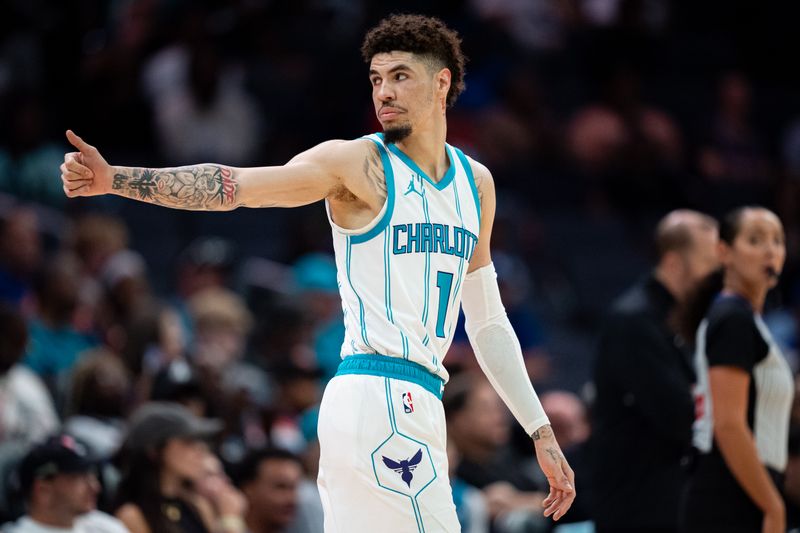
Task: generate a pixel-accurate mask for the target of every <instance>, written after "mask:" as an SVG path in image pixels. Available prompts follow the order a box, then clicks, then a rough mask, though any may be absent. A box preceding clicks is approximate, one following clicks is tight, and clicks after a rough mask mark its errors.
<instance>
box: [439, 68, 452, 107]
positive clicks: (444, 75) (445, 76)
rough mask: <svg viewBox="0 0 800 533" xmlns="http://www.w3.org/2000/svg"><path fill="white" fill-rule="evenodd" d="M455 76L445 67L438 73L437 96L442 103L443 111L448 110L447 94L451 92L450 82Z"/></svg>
mask: <svg viewBox="0 0 800 533" xmlns="http://www.w3.org/2000/svg"><path fill="white" fill-rule="evenodd" d="M452 76H453V74H452V73H451V72H450V69H449V68H447V67H445V68H443V69H441V70H440V71H439V72H437V73H436V78H435V81H436V96H437V100H439V101H440V102H441V103H442V111H444V110H445V109H447V93H448V92H449V91H450V82H451V80H452Z"/></svg>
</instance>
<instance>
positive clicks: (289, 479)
mask: <svg viewBox="0 0 800 533" xmlns="http://www.w3.org/2000/svg"><path fill="white" fill-rule="evenodd" d="M239 472H240V474H239V476H238V479H237V482H236V484H237V486H238V487H239V488H240V489H241V490H242V492H243V493H244V495H245V497H246V498H247V502H248V511H247V515H246V517H245V521H246V522H247V528H248V532H249V533H286V532H287V531H289V529H288V528H289V526H290V525H291V524H292V521H293V520H294V519H295V516H296V515H297V507H298V504H299V488H300V483H301V481H302V479H303V467H302V466H301V464H300V460H299V459H298V458H297V457H296V456H294V455H293V454H291V453H290V452H287V451H284V450H281V449H261V450H257V451H253V452H250V453H249V454H248V455H247V457H245V459H244V461H242V463H241V464H240V465H239ZM321 524H322V522H321V521H320V529H319V530H318V531H322V529H321ZM298 533H299V532H298ZM306 533H314V532H312V531H308V532H306Z"/></svg>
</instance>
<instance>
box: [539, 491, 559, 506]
mask: <svg viewBox="0 0 800 533" xmlns="http://www.w3.org/2000/svg"><path fill="white" fill-rule="evenodd" d="M557 497H558V494H557V491H556V490H555V489H553V487H550V494H548V495H547V498H545V499H544V500H542V507H544V508H545V509H546V508H548V507H550V505H551V504H552V503H553V502H554V501H555V499H556V498H557Z"/></svg>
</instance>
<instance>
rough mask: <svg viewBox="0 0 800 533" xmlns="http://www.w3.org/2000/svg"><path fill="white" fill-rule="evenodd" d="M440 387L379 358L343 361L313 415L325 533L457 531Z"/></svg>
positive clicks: (420, 372)
mask: <svg viewBox="0 0 800 533" xmlns="http://www.w3.org/2000/svg"><path fill="white" fill-rule="evenodd" d="M441 384H442V382H441V380H440V379H439V378H437V377H435V376H433V375H432V374H430V373H428V372H427V370H425V368H424V367H422V366H421V365H418V364H416V363H412V362H410V361H406V360H404V359H400V358H395V357H387V356H381V355H354V356H349V357H346V358H345V359H344V360H343V362H342V364H341V366H340V367H339V372H338V373H337V375H336V377H334V378H333V379H332V380H331V381H330V383H328V386H327V388H326V389H325V394H324V395H323V398H322V405H321V406H320V413H319V441H320V465H319V478H318V480H317V482H318V485H319V489H320V496H321V498H322V506H323V509H324V513H325V533H415V532H420V533H421V532H425V533H455V532H458V531H460V530H461V529H460V526H459V523H458V518H457V517H456V509H455V505H454V504H453V495H452V491H451V488H450V482H449V478H448V464H447V453H446V445H447V443H446V439H447V436H446V424H445V418H444V409H443V408H442V402H441V400H440V397H441V390H442V387H441Z"/></svg>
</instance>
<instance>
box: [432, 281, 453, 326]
mask: <svg viewBox="0 0 800 533" xmlns="http://www.w3.org/2000/svg"><path fill="white" fill-rule="evenodd" d="M436 287H437V288H438V289H439V313H438V314H437V316H436V336H437V337H439V338H442V339H443V338H444V320H445V318H446V317H447V303H448V302H449V301H450V291H451V290H452V289H453V273H452V272H442V271H441V270H439V271H438V272H436Z"/></svg>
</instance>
